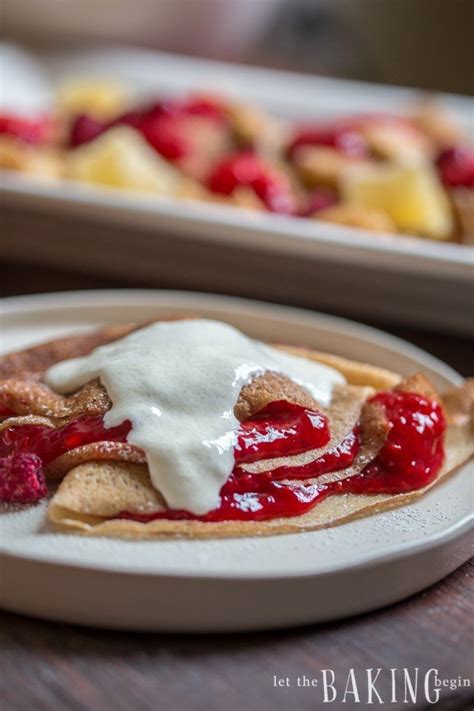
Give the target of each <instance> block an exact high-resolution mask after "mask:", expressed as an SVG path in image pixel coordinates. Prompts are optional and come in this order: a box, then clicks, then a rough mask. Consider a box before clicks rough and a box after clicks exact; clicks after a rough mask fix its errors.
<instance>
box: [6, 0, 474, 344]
mask: <svg viewBox="0 0 474 711" xmlns="http://www.w3.org/2000/svg"><path fill="white" fill-rule="evenodd" d="M2 20H3V23H2V35H3V39H4V40H7V42H9V43H13V45H17V46H18V47H21V48H23V49H25V50H27V51H30V52H31V53H32V55H31V56H32V57H34V58H40V59H41V58H43V59H44V58H46V59H47V60H49V59H51V58H52V59H51V62H52V63H51V65H50V66H52V67H53V70H54V69H56V66H55V64H54V62H55V57H56V56H57V57H60V58H61V59H58V60H57V61H58V64H60V63H61V62H63V61H64V57H69V56H71V57H73V56H74V54H75V52H76V51H77V52H78V53H79V54H80V55H81V57H82V58H83V59H84V57H85V61H87V60H89V65H90V66H91V67H92V71H95V69H94V61H95V59H94V57H95V56H96V55H95V54H94V53H95V52H96V51H97V50H98V52H99V54H100V52H101V51H102V50H107V49H113V48H132V49H133V48H136V49H140V50H160V51H165V52H174V53H179V54H184V55H188V56H190V57H204V58H209V59H218V60H225V61H227V62H235V63H240V64H246V65H255V66H262V67H268V68H276V69H286V70H290V71H295V72H302V73H304V74H307V75H312V76H314V77H318V76H323V77H336V78H343V79H351V80H362V81H365V82H374V83H376V84H377V86H374V87H370V86H369V89H368V90H367V91H368V93H369V95H370V96H373V97H374V101H375V100H377V101H378V102H379V103H378V107H377V110H379V111H390V107H389V106H388V105H386V103H385V99H384V98H383V97H384V96H386V94H384V91H385V88H384V87H382V88H381V87H380V85H383V84H387V85H390V84H393V85H401V86H408V87H415V88H419V89H421V90H422V93H424V92H425V91H427V92H431V91H433V92H437V91H441V92H452V93H455V94H460V95H464V97H466V96H471V95H472V94H474V72H473V71H472V67H473V66H474V50H473V47H474V42H473V40H474V33H473V28H474V1H473V0H81V1H80V2H75V1H73V0H2ZM14 51H16V50H14ZM128 56H132V55H128ZM143 56H144V57H147V56H151V55H149V54H144V55H143ZM124 63H125V65H127V66H126V68H128V63H130V62H129V60H128V59H125V60H124V62H122V66H121V69H123V64H124ZM196 64H197V63H193V66H195V65H196ZM5 66H6V63H5ZM113 66H114V72H115V73H117V72H118V67H117V64H114V65H113ZM20 68H21V67H20ZM132 69H133V68H132V67H130V74H132V73H133V72H132ZM3 71H4V69H3V68H2V72H3ZM133 71H136V67H135V68H134V69H133ZM138 71H139V72H140V71H141V70H140V68H138ZM125 73H126V72H125ZM164 73H165V74H166V72H164ZM6 75H7V71H5V76H6ZM151 75H152V76H151V80H152V81H153V82H156V83H159V82H160V81H161V82H162V83H164V84H166V80H167V77H166V76H163V71H161V67H158V68H157V69H156V70H155V69H154V68H153V69H152V71H151ZM230 76H232V74H229V77H230ZM234 76H235V75H234ZM224 78H225V80H226V81H227V84H228V89H229V94H230V95H232V92H233V91H234V90H235V94H236V96H238V94H239V92H238V87H234V86H233V83H232V79H228V78H227V77H224ZM285 81H287V82H288V80H285ZM250 83H251V82H250ZM3 84H4V86H6V85H7V81H5V82H3ZM10 84H11V82H10ZM14 84H15V82H14ZM294 84H295V85H294V86H287V85H285V84H281V85H279V86H280V89H279V91H280V93H281V89H282V88H283V93H285V90H286V92H287V94H288V96H291V97H296V95H297V91H298V86H299V85H298V84H297V79H296V78H295V80H294ZM342 86H343V87H345V88H343V89H340V91H341V94H344V97H345V98H344V101H345V102H346V106H345V109H344V110H345V111H346V113H347V112H349V113H350V112H360V111H362V110H364V111H365V110H367V109H366V107H365V105H364V108H363V109H361V108H360V106H359V107H358V106H356V103H355V100H354V97H355V94H351V92H350V88H348V85H342ZM0 88H1V87H0ZM10 88H11V87H9V89H10ZM206 88H207V87H206ZM209 88H211V89H213V88H214V87H209ZM40 89H41V86H40ZM250 90H252V87H250ZM258 91H259V88H258V87H257V88H255V93H258ZM7 93H8V92H7V91H5V92H4V94H5V95H6V94H7ZM23 93H24V92H23ZM27 93H30V94H33V93H34V92H32V91H31V92H27ZM307 94H308V92H307ZM307 94H306V95H305V94H304V93H303V95H302V96H299V103H298V101H296V99H295V101H293V98H292V99H290V100H289V102H288V100H287V101H286V104H287V105H288V106H289V107H290V109H291V111H294V113H295V117H296V116H297V115H298V112H299V111H300V109H301V107H302V106H305V105H306V104H308V106H309V100H310V99H312V100H313V105H314V104H315V103H316V102H318V103H319V104H320V105H321V106H320V113H321V114H324V111H325V110H326V106H325V97H324V95H322V94H321V96H320V95H319V91H315V92H313V94H315V95H313V96H311V97H309V96H307ZM316 94H317V96H316ZM416 96H417V97H419V96H422V94H420V95H418V93H417V94H416ZM348 97H349V98H348ZM381 97H382V98H381ZM8 98H9V97H8ZM23 98H24V97H23ZM27 98H28V97H27ZM253 98H254V99H255V100H256V103H257V104H258V103H259V102H260V100H261V98H262V97H261V96H260V95H258V96H255V97H253ZM460 101H461V102H462V101H464V102H467V101H468V100H467V99H466V98H462V99H460ZM5 103H7V101H6V100H5ZM262 103H263V105H265V104H264V102H262ZM469 106H471V105H470V104H469ZM267 108H268V107H267ZM373 110H376V109H373ZM298 118H299V117H298ZM471 124H474V121H473V122H471ZM13 197H14V199H12V200H11V201H10V203H9V204H8V206H7V205H6V202H5V205H4V206H3V207H5V208H6V209H5V213H6V214H5V216H4V218H3V224H4V233H3V238H1V237H0V239H3V242H4V247H3V248H2V250H0V267H1V268H2V271H3V278H2V286H1V289H2V292H3V294H4V295H7V296H8V295H15V294H21V293H35V292H44V291H60V290H69V289H83V288H84V289H87V288H101V287H141V286H151V287H159V288H186V289H195V290H202V291H216V292H222V293H229V294H237V295H241V296H247V297H253V298H259V299H263V300H267V301H280V302H283V303H292V304H296V305H301V306H305V307H309V308H316V309H319V310H324V311H328V312H332V313H339V314H342V315H348V316H354V317H356V318H358V319H362V320H366V321H368V322H370V323H374V324H381V325H383V326H384V327H386V326H387V325H388V326H390V327H391V325H392V324H393V325H395V326H397V325H402V326H405V325H406V324H407V323H408V324H410V323H411V324H412V325H413V324H415V325H418V324H421V325H422V326H423V328H434V329H436V330H445V329H446V330H449V331H457V332H461V333H464V332H465V331H466V330H467V326H466V323H467V321H468V320H469V321H470V318H469V316H467V315H466V314H468V312H469V311H470V305H469V298H468V296H467V293H468V292H467V291H466V289H467V286H468V283H467V279H464V282H463V284H462V289H461V287H460V286H459V288H457V287H458V285H457V284H454V286H455V287H456V288H453V283H454V282H453V280H454V279H455V277H454V276H453V277H452V278H451V273H450V272H449V269H446V273H445V275H444V274H443V272H442V270H438V274H437V275H436V279H435V278H434V277H433V279H432V280H431V281H430V279H429V275H428V271H427V270H425V271H426V279H424V278H423V279H422V277H421V276H420V275H419V274H415V271H412V273H411V274H406V275H404V274H403V272H402V271H397V270H391V264H390V263H389V262H390V259H389V258H387V259H386V263H385V264H384V265H383V269H381V270H379V271H376V270H375V269H373V268H372V267H371V265H370V264H365V263H364V262H363V260H359V263H358V265H357V269H356V268H354V267H355V266H356V265H355V263H354V264H352V263H350V259H347V260H346V263H345V264H343V265H342V266H341V263H340V262H337V263H336V262H334V263H333V262H332V261H331V260H330V259H329V258H328V260H327V262H325V261H324V259H323V258H318V259H314V258H313V260H312V261H310V260H308V259H303V258H300V259H297V258H296V256H295V257H294V259H293V255H290V256H291V257H292V258H291V259H290V258H289V255H284V254H283V253H280V254H278V253H275V254H274V255H272V257H271V260H270V256H269V253H268V252H264V251H263V250H262V251H261V253H257V251H255V253H253V254H252V255H251V258H250V257H249V256H248V254H246V253H245V252H244V251H243V249H242V247H241V246H240V247H239V248H235V249H232V248H231V246H228V245H227V246H226V242H225V241H223V242H222V243H219V244H218V245H217V241H215V242H214V243H210V244H204V241H203V242H202V244H201V243H197V242H196V241H193V240H190V241H189V242H188V244H187V247H186V249H184V248H183V247H182V246H180V244H179V242H176V241H175V240H174V237H173V235H171V234H160V241H159V242H158V241H157V242H156V245H157V249H158V246H159V247H160V249H161V252H160V254H159V258H157V257H156V256H155V257H154V258H153V259H152V258H151V257H149V256H147V254H146V253H145V251H143V252H142V251H141V247H138V246H135V248H134V252H135V254H134V255H133V256H134V260H135V261H134V265H135V266H133V265H131V263H130V254H129V253H126V250H125V248H124V249H123V250H122V254H121V253H120V249H118V248H117V244H118V239H119V232H123V235H122V237H123V239H122V243H123V244H126V243H128V245H130V244H134V245H136V244H137V243H136V241H135V240H136V238H137V230H136V229H135V228H133V229H132V226H131V225H130V226H129V225H128V223H127V222H126V220H124V221H123V224H118V223H117V220H116V221H115V222H113V223H112V222H111V223H110V224H107V221H106V220H103V221H102V222H98V223H97V225H94V223H93V219H92V217H93V215H92V211H91V213H90V214H86V211H85V210H84V211H83V213H81V216H80V217H81V219H78V220H71V219H70V218H69V217H68V215H67V214H66V212H64V213H63V214H61V211H60V210H58V211H56V213H55V214H53V211H52V209H51V214H47V210H46V209H43V205H42V204H41V201H40V200H39V199H38V200H37V201H36V202H35V204H34V205H33V207H34V208H35V210H31V209H30V211H29V213H28V210H27V209H26V207H25V203H21V202H15V200H16V197H15V196H13ZM469 199H470V201H471V202H470V209H471V211H472V194H470V195H469ZM29 208H31V205H30V206H29ZM470 214H471V213H470ZM32 217H33V219H34V222H33V223H32V221H31V218H32ZM163 224H164V230H166V221H164V223H163ZM32 225H33V227H32ZM94 229H95V231H94ZM155 230H156V231H158V230H159V226H156V225H155ZM28 235H29V236H30V237H31V239H30V242H28V241H27V240H26V237H25V236H28ZM185 236H187V235H185ZM192 236H193V237H194V235H192ZM66 238H67V240H66ZM33 239H34V240H35V242H34V244H35V245H39V244H40V243H41V245H42V249H41V250H40V249H38V248H36V247H35V248H34V249H32V247H31V244H32V240H33ZM402 239H403V238H402ZM22 240H23V241H22ZM7 242H8V244H7V245H6V246H5V244H6V243H7ZM99 244H102V245H103V249H104V250H108V251H107V254H106V256H105V257H104V258H103V259H102V261H101V262H100V264H99V259H98V258H95V257H94V256H93V252H94V250H95V249H98V245H99ZM249 244H251V241H249ZM425 244H426V240H425V241H424V243H423V244H422V242H421V241H420V250H421V252H422V250H423V249H424V246H425ZM22 245H23V246H22ZM216 245H217V246H216ZM351 246H352V244H351ZM437 246H438V245H437V244H436V247H437ZM447 247H448V248H453V247H457V245H448V246H447ZM417 249H418V247H417ZM193 250H194V251H193ZM46 252H47V253H46ZM86 253H89V255H90V258H86V256H85V255H86ZM150 254H151V253H150ZM217 254H219V259H220V266H219V268H216V262H215V260H216V258H217ZM324 256H325V255H323V257H324ZM456 258H458V257H456ZM471 258H472V255H471V256H469V255H468V254H467V251H466V256H465V257H464V256H463V257H462V266H463V267H466V270H467V268H468V267H469V265H468V264H467V261H468V260H469V259H471ZM422 259H426V256H425V255H423V254H422ZM140 260H141V261H140ZM199 260H200V261H199ZM438 261H439V262H441V260H438ZM270 263H271V269H270ZM372 266H373V265H372ZM379 266H380V265H379ZM262 275H263V276H262ZM444 276H445V277H446V278H445V279H444ZM404 277H406V278H404ZM443 279H444V281H443ZM402 287H403V288H402ZM408 287H410V289H411V291H410V293H408ZM374 294H376V297H375V298H374ZM471 296H472V292H471ZM402 297H403V298H404V307H403V308H404V311H403V313H402ZM434 297H436V299H437V301H436V304H437V306H436V307H434V306H433V303H434V302H433V298H434ZM413 304H415V305H416V308H417V309H418V311H419V314H418V315H417V316H416V318H415V317H414V306H413ZM441 309H443V315H442V318H441V316H440V313H441ZM461 313H462V318H461V316H460V314H461ZM455 317H456V318H457V319H458V321H457V322H456V323H454V321H455ZM385 319H386V320H385Z"/></svg>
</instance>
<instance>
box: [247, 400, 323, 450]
mask: <svg viewBox="0 0 474 711" xmlns="http://www.w3.org/2000/svg"><path fill="white" fill-rule="evenodd" d="M329 438H330V434H329V423H328V419H327V417H326V416H325V415H323V413H322V412H313V411H312V410H308V409H307V408H305V407H301V406H300V405H295V404H293V403H290V402H286V401H285V400H279V401H276V402H271V403H269V404H268V405H267V406H266V407H264V408H263V409H262V410H260V412H258V413H257V414H256V415H253V416H252V417H249V418H248V419H247V420H245V421H244V422H242V423H241V424H240V428H239V432H238V435H237V445H236V447H235V461H236V463H243V462H255V461H258V460H259V459H272V458H273V457H281V456H289V455H291V454H299V453H300V452H307V451H308V450H309V449H316V448H317V447H323V446H324V445H325V444H327V443H328V442H329Z"/></svg>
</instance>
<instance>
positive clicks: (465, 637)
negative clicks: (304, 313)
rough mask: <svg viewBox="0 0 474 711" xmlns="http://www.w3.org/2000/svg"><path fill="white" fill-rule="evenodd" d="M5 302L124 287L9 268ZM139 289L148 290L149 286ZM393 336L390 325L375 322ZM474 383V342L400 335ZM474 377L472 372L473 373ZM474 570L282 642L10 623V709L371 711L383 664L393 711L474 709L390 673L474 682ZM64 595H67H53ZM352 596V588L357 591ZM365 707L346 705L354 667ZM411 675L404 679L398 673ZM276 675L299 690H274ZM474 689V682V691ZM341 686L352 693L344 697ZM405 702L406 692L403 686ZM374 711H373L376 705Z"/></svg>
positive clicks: (12, 619)
mask: <svg viewBox="0 0 474 711" xmlns="http://www.w3.org/2000/svg"><path fill="white" fill-rule="evenodd" d="M0 270H1V272H2V291H3V295H13V294H19V293H34V292H39V291H55V290H62V289H65V288H69V289H77V288H79V289H80V288H101V287H117V286H123V284H119V283H117V282H114V281H113V280H110V279H101V278H99V277H90V276H89V277H85V276H81V275H74V274H66V273H64V272H59V271H55V270H50V269H44V268H38V267H35V268H27V267H19V266H18V265H14V264H0ZM137 286H139V285H137ZM374 325H377V326H382V327H384V324H380V323H378V324H374ZM385 328H386V330H389V331H391V332H394V333H396V334H397V335H400V336H402V337H404V338H407V339H408V340H410V341H412V342H413V343H416V344H417V345H419V346H421V347H423V348H425V349H426V350H428V351H430V352H431V353H433V354H434V355H437V356H439V357H440V358H442V359H443V360H445V361H446V362H447V363H449V364H450V365H452V366H453V367H454V368H456V369H457V370H459V371H460V372H462V373H463V374H465V375H467V374H469V367H470V363H472V343H470V342H468V341H466V340H464V339H462V338H458V337H451V336H442V335H439V334H438V335H436V334H432V333H431V334H430V333H422V332H417V331H415V330H413V329H405V328H403V329H402V328H391V327H389V326H386V325H385ZM471 368H472V366H471ZM473 571H474V566H473V564H472V562H471V563H467V564H465V565H464V566H462V567H461V568H459V569H458V570H457V571H456V572H455V573H453V574H452V575H451V576H449V577H448V578H447V579H445V580H444V581H442V582H441V583H439V584H438V585H435V586H434V587H432V588H430V589H429V590H427V591H425V592H424V593H422V594H420V595H417V596H415V597H413V598H411V599H409V600H407V601H405V602H402V603H400V604H397V605H394V606H391V607H389V608H386V609H384V610H380V611H377V612H374V613H370V614H366V615H364V616H360V617H357V618H353V619H350V620H346V621H342V622H335V623H330V624H325V625H319V626H311V627H304V628H300V629H292V630H284V631H279V632H272V633H259V634H255V633H252V634H241V635H222V636H218V635H212V636H196V635H192V636H190V635H159V634H133V633H124V632H107V631H100V630H93V629H81V628H78V627H72V626H68V625H59V624H53V623H48V622H43V621H37V620H33V619H29V618H25V617H20V616H17V615H13V614H7V613H3V614H1V615H0V670H1V671H0V707H1V708H3V709H6V710H7V711H16V710H18V711H24V709H27V708H31V709H32V710H34V711H43V710H44V711H50V709H59V710H62V709H67V710H68V711H75V710H77V711H108V710H109V709H110V710H111V711H112V710H114V711H122V710H123V711H129V710H130V709H132V710H134V709H139V710H140V711H147V710H148V709H150V710H151V709H153V711H287V710H288V709H291V708H293V709H295V710H296V711H300V710H301V711H314V710H315V709H319V708H326V707H327V708H328V709H347V708H348V707H349V708H351V707H353V708H361V707H362V708H364V707H365V706H366V705H367V704H366V701H367V691H366V686H365V688H364V684H363V683H362V682H363V681H364V679H365V678H366V677H365V674H366V672H365V670H366V669H367V668H371V667H373V668H378V667H382V668H383V670H384V672H383V673H382V674H381V677H380V679H381V681H380V682H377V689H378V690H379V693H380V694H381V696H382V698H383V699H384V700H385V708H390V709H392V708H393V709H398V708H400V709H401V708H405V709H407V708H408V709H410V708H441V709H443V710H444V709H447V710H449V709H466V710H467V709H472V708H474V696H473V687H472V686H471V687H470V688H468V687H466V686H464V687H462V688H458V689H453V690H452V691H449V690H444V691H443V694H442V696H441V697H440V698H441V701H440V702H439V703H438V704H436V705H435V706H433V705H431V704H428V702H427V701H426V700H422V701H420V702H419V703H418V704H417V705H416V706H415V705H413V704H403V703H401V700H400V698H399V700H398V702H397V703H389V702H390V688H389V687H390V676H389V671H388V670H389V669H390V668H397V669H399V670H401V669H403V668H407V669H409V670H411V671H412V670H413V669H414V668H415V667H419V669H420V674H422V673H424V672H425V671H426V670H427V669H429V668H432V667H433V668H436V669H438V670H439V677H440V678H442V679H457V678H458V677H463V678H468V677H469V675H470V674H471V675H472V667H473V664H472V661H473V655H472V639H473V631H474V630H473V627H474V625H473V620H474V610H473V601H472V580H473ZM51 594H52V595H58V594H61V591H58V590H55V591H51ZM348 594H350V591H348ZM351 667H353V668H354V670H355V674H356V679H357V681H358V684H359V687H360V688H359V690H360V693H361V701H360V703H359V704H356V703H352V702H351V701H350V699H351V698H352V697H350V696H349V697H348V699H349V701H348V702H347V703H344V704H343V703H342V702H341V696H342V694H343V691H344V686H345V682H346V680H347V675H348V673H349V669H350V668H351ZM322 669H332V670H334V672H335V674H336V686H337V688H338V691H339V696H338V699H336V701H334V702H333V703H331V704H323V703H322V696H321V691H320V688H317V687H316V688H312V687H309V688H308V687H298V686H297V679H298V677H300V679H301V678H302V677H303V675H304V676H306V677H307V678H308V679H312V678H319V679H321V670H322ZM399 673H402V672H397V674H399ZM274 677H277V678H278V679H283V680H285V682H284V683H285V684H286V678H287V677H288V683H289V684H290V686H286V685H285V686H283V687H279V686H274ZM472 683H473V681H472V679H471V684H472ZM340 687H341V688H340ZM397 689H398V695H399V696H400V695H401V694H402V692H403V684H401V685H400V684H398V685H397ZM370 708H372V706H370Z"/></svg>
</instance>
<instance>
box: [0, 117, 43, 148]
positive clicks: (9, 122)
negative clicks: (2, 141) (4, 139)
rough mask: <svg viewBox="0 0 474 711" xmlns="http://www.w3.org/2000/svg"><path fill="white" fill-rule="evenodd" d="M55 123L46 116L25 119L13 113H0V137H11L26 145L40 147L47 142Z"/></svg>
mask: <svg viewBox="0 0 474 711" xmlns="http://www.w3.org/2000/svg"><path fill="white" fill-rule="evenodd" d="M52 127H53V123H52V121H51V119H49V118H48V117H46V116H39V117H36V118H25V117H24V116H18V115H16V114H11V113H0V135H3V136H11V137H12V138H17V139H19V140H20V141H24V142H25V143H31V144H33V145H38V144H40V143H43V142H44V141H46V140H47V139H48V138H49V136H50V134H51V131H52Z"/></svg>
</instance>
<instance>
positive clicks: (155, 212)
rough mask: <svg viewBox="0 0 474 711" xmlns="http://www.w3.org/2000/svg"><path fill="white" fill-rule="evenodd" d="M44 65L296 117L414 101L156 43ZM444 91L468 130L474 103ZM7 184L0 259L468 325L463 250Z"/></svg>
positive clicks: (54, 72) (223, 210) (160, 201)
mask: <svg viewBox="0 0 474 711" xmlns="http://www.w3.org/2000/svg"><path fill="white" fill-rule="evenodd" d="M43 67H44V70H45V72H46V75H47V76H49V77H50V79H51V80H52V81H53V82H55V81H61V80H62V79H64V78H65V77H68V76H78V75H81V74H82V75H89V76H90V75H91V74H96V75H97V74H98V75H99V76H102V77H110V78H112V79H114V80H122V81H124V82H125V83H126V84H127V85H128V86H131V87H133V88H134V90H135V93H137V94H139V95H147V94H154V95H156V93H157V92H164V93H166V94H167V95H174V94H179V93H182V92H186V91H189V90H194V91H195V90H196V89H204V90H206V89H209V90H213V91H217V92H221V93H223V94H224V95H226V94H228V95H230V96H231V97H235V98H238V99H242V100H244V101H250V102H256V103H257V104H259V105H263V106H266V107H267V108H268V109H270V110H272V111H273V112H275V113H276V114H279V115H281V116H285V117H288V118H293V119H298V120H301V121H303V122H304V121H308V120H311V119H314V118H316V119H320V118H324V117H329V116H334V115H338V114H347V113H357V112H366V111H393V112H395V113H404V112H405V113H406V111H407V110H409V109H410V107H411V105H412V104H413V103H414V102H415V101H416V100H419V92H417V91H415V90H411V89H402V88H397V87H387V86H379V85H375V84H363V83H358V82H350V81H341V80H333V79H322V78H318V77H312V76H304V75H299V74H291V73H288V72H280V71H273V70H267V69H257V68H253V67H243V66H239V65H230V64H224V63H221V62H213V61H207V60H198V59H194V58H193V59H191V58H186V57H179V56H174V55H168V54H162V53H159V52H150V51H138V50H110V51H92V50H91V51H88V52H87V53H84V52H80V53H67V54H60V55H51V56H46V57H43ZM440 99H441V101H442V103H443V104H445V105H446V106H447V107H448V108H449V109H451V110H452V111H453V113H455V114H456V115H457V117H458V118H459V121H460V122H461V123H462V124H463V125H464V126H465V127H466V129H467V130H468V131H471V132H472V116H473V115H474V101H473V100H471V99H469V98H467V97H460V96H454V95H443V96H441V97H440ZM2 186H3V205H4V207H6V208H8V213H7V214H8V219H7V220H6V222H5V228H4V231H3V232H4V234H3V239H2V242H1V244H0V256H4V257H8V258H13V259H26V260H28V261H31V260H34V261H38V262H42V263H46V264H51V265H54V266H65V265H67V266H68V267H75V268H77V269H86V270H87V271H91V270H94V271H96V272H102V273H109V274H113V275H115V276H122V277H124V276H126V277H128V276H130V275H131V276H132V277H133V278H135V279H141V280H147V281H148V282H149V283H152V284H153V283H154V284H166V283H168V284H169V283H172V284H173V285H178V286H183V287H184V288H189V287H192V288H204V289H206V290H209V289H212V290H215V291H221V290H224V291H226V292H227V293H232V292H233V293H242V294H247V295H248V294H251V295H254V296H261V295H263V296H264V297H265V298H270V299H272V300H280V301H281V302H287V303H288V302H290V301H291V302H293V303H298V304H300V305H306V306H311V307H314V306H315V304H316V305H317V306H318V307H319V308H330V309H333V310H338V311H340V312H344V313H348V314H352V315H362V314H368V315H370V316H371V317H372V318H373V317H374V316H380V317H383V318H384V319H387V318H389V319H393V320H395V319H396V320H398V321H399V322H400V321H401V322H407V323H415V324H422V325H424V326H429V327H430V328H433V327H438V328H442V329H449V330H454V331H458V332H466V331H468V330H471V331H472V328H473V326H472V319H471V314H470V292H469V290H470V288H471V279H472V263H473V254H474V251H473V250H472V248H470V247H466V246H463V245H458V244H443V243H437V242H435V241H432V240H421V239H418V238H411V237H403V238H402V237H399V236H394V235H389V234H374V233H373V232H368V231H364V230H356V229H352V228H347V227H342V226H338V225H331V224H327V223H326V224H324V223H322V222H318V221H314V220H302V219H295V218H291V217H285V216H279V215H272V214H267V213H262V214H260V213H255V212H252V211H246V210H242V209H237V208H233V207H224V206H216V205H210V204H207V203H201V204H198V203H191V202H186V201H182V200H173V199H171V198H164V197H162V198H159V197H147V196H144V195H140V194H133V193H132V192H117V191H115V190H110V189H106V188H102V189H101V188H98V187H96V186H87V185H80V184H75V183H73V182H66V181H64V182H62V183H54V182H47V181H44V180H43V181H37V180H36V181H35V180H32V179H28V178H25V177H24V176H18V175H14V174H12V173H10V174H5V175H3V176H2ZM48 217H49V221H45V220H47V218H48ZM53 218H54V220H53ZM38 234H40V235H41V249H38ZM111 254H113V256H114V258H113V259H111ZM176 264H180V269H179V270H178V269H177V268H176ZM282 265H284V268H282ZM401 278H402V279H403V289H400V279H401ZM316 284H317V285H318V290H317V292H315V288H314V285H316ZM354 292H357V299H354V297H353V295H354ZM374 309H376V311H377V313H374Z"/></svg>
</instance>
